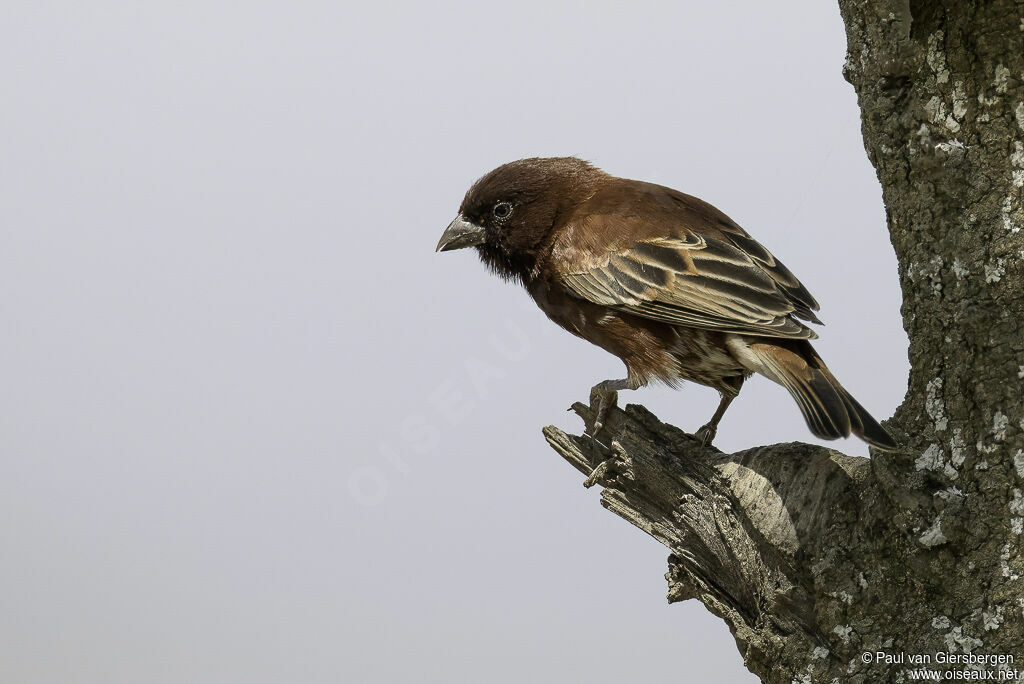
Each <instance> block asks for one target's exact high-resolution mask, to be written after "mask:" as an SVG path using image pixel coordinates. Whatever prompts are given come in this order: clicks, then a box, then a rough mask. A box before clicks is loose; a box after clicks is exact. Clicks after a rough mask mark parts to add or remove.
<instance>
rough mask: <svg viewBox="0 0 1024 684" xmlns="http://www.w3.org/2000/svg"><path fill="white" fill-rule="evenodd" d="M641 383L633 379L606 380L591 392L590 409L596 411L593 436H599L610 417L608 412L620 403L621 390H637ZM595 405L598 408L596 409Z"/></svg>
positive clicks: (595, 386)
mask: <svg viewBox="0 0 1024 684" xmlns="http://www.w3.org/2000/svg"><path fill="white" fill-rule="evenodd" d="M637 387H640V382H638V381H637V380H634V379H632V378H623V379H622V380H605V381H604V382H599V383H597V384H596V385H594V387H593V388H591V390H590V408H591V409H594V429H593V431H592V432H591V433H590V434H591V436H595V435H597V433H598V432H600V431H601V428H602V427H604V421H605V419H606V418H607V417H608V411H610V410H611V409H612V407H613V406H615V405H616V404H617V403H618V399H619V390H624V389H631V390H632V389H636V388H637ZM595 404H596V406H597V408H596V409H595V408H594V407H595Z"/></svg>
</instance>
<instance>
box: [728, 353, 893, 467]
mask: <svg viewBox="0 0 1024 684" xmlns="http://www.w3.org/2000/svg"><path fill="white" fill-rule="evenodd" d="M745 351H746V352H747V353H746V354H744V355H743V356H744V357H745V359H744V360H746V361H747V363H748V364H749V365H756V367H755V368H751V370H755V371H757V372H758V373H761V374H762V375H764V376H766V377H768V378H769V379H771V380H774V381H775V382H777V383H779V384H780V385H782V386H783V387H785V388H786V389H787V390H789V393H790V394H791V395H792V396H793V398H794V399H795V400H796V403H797V404H798V405H799V406H800V412H801V413H803V415H804V420H806V421H807V427H809V428H810V429H811V432H813V433H814V434H815V435H816V436H818V437H821V438H822V439H838V438H839V437H849V436H850V433H851V432H852V433H853V434H855V435H857V436H858V437H860V438H861V439H862V440H864V441H865V442H867V443H868V444H870V445H872V446H874V447H877V448H879V449H882V450H886V451H888V450H891V449H895V448H896V442H895V441H894V440H893V438H892V437H891V436H889V433H888V432H886V431H885V429H884V428H883V427H882V426H881V425H879V424H878V421H876V420H875V419H874V418H872V417H871V414H870V413H868V412H867V410H865V408H864V407H863V406H861V405H860V404H859V403H858V402H857V400H856V399H854V398H853V397H852V396H851V395H850V393H849V392H847V391H846V389H845V388H844V387H843V386H842V385H840V384H839V381H838V380H837V379H836V377H835V376H834V375H832V371H830V370H829V369H828V366H826V365H825V362H824V361H822V360H821V357H820V356H818V354H817V352H815V351H814V347H812V346H811V344H810V342H808V341H807V340H784V339H773V340H771V341H768V340H765V339H764V338H761V340H760V341H757V342H748V344H747V345H746V350H745Z"/></svg>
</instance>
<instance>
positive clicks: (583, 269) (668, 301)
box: [559, 215, 820, 339]
mask: <svg viewBox="0 0 1024 684" xmlns="http://www.w3.org/2000/svg"><path fill="white" fill-rule="evenodd" d="M591 220H592V221H593V220H596V221H598V222H612V223H615V222H621V221H626V222H629V219H628V218H626V217H622V216H609V215H604V216H592V217H591ZM633 220H634V221H635V220H636V219H635V217H634V218H633ZM592 227H596V226H592ZM618 228H619V229H616V227H615V226H614V225H611V226H608V225H606V226H603V227H600V228H599V230H601V232H603V233H605V234H608V232H612V233H618V234H619V235H622V234H623V232H625V233H626V234H632V235H636V233H638V232H641V231H637V230H632V231H630V230H629V228H628V227H623V226H619V227H618ZM668 232H669V233H670V234H669V235H667V236H651V235H649V234H648V235H645V236H642V237H641V236H640V235H637V236H636V237H637V239H636V240H635V241H633V242H631V243H629V244H628V245H625V246H624V247H623V248H621V249H613V250H611V251H607V252H604V253H603V254H596V253H595V252H594V251H591V250H588V252H589V253H588V254H586V255H585V258H575V259H569V260H566V261H564V262H563V263H562V265H561V267H560V268H559V271H560V273H559V279H560V280H561V282H562V283H563V284H564V285H565V286H567V287H568V288H569V290H570V291H572V292H573V293H575V294H576V295H577V296H579V297H582V298H583V299H587V300H589V301H592V302H594V303H596V304H602V305H605V306H610V307H614V308H616V309H618V310H621V311H626V312H628V313H631V314H635V315H637V316H642V317H644V318H649V319H654V320H657V321H663V322H665V323H672V324H676V325H682V326H689V327H694V328H708V329H713V330H722V331H727V332H735V333H742V334H750V335H765V336H769V337H786V338H793V339H813V338H816V337H817V334H815V332H814V331H813V330H811V329H810V328H808V327H807V326H806V325H804V324H803V323H801V322H800V321H799V320H797V318H803V319H805V320H811V321H814V322H820V321H818V320H817V318H816V317H815V316H814V314H813V310H814V309H817V308H818V304H817V302H815V301H814V298H813V297H812V296H811V295H810V293H809V292H807V289H806V288H805V287H804V286H803V285H802V284H801V283H800V281H799V280H797V279H796V277H795V276H793V274H792V273H790V271H789V270H788V269H787V268H786V267H785V266H783V265H782V264H781V263H780V262H779V261H777V260H776V259H775V258H774V257H773V256H772V255H771V253H770V252H768V250H767V249H765V248H764V247H762V246H761V245H760V244H759V243H758V242H757V241H756V240H754V239H753V238H752V237H750V236H749V235H748V234H747V233H746V232H745V231H743V229H742V228H739V226H736V225H735V224H734V223H732V222H731V221H729V224H724V223H719V224H718V225H717V226H716V228H715V230H714V231H701V232H697V231H695V230H690V229H688V228H687V227H685V226H681V225H677V226H674V227H673V228H672V229H671V230H670V231H668ZM620 244H621V242H620ZM575 254H576V255H580V252H579V251H576V252H575Z"/></svg>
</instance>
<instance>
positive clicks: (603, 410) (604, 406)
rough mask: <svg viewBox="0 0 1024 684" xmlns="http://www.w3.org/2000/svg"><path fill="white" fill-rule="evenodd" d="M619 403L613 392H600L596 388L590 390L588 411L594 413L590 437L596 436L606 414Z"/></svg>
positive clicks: (605, 418)
mask: <svg viewBox="0 0 1024 684" xmlns="http://www.w3.org/2000/svg"><path fill="white" fill-rule="evenodd" d="M618 403H619V393H618V392H616V391H615V390H602V389H598V388H597V387H595V388H593V389H592V390H590V409H591V410H592V411H593V412H594V427H593V429H592V430H591V431H590V434H591V436H592V437H593V436H596V435H597V433H598V432H600V431H601V428H603V427H604V422H605V420H607V418H608V412H609V411H611V410H612V409H613V408H615V407H616V406H617V405H618Z"/></svg>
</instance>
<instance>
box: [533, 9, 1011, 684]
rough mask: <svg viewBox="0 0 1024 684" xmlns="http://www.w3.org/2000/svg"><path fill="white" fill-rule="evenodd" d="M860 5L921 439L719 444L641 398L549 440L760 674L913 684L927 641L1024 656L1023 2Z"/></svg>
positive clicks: (863, 83) (853, 74)
mask: <svg viewBox="0 0 1024 684" xmlns="http://www.w3.org/2000/svg"><path fill="white" fill-rule="evenodd" d="M839 5H840V9H841V11H842V15H843V19H844V21H845V23H846V32H847V39H848V53H847V61H846V65H845V67H844V75H845V77H846V78H847V80H848V81H849V82H850V83H851V84H852V85H853V86H854V88H855V89H856V92H857V96H858V101H859V104H860V108H861V117H862V128H863V134H864V141H865V147H866V149H867V153H868V156H869V158H870V159H871V162H872V163H873V164H874V166H875V169H876V170H877V173H878V179H879V181H880V182H881V185H882V190H883V200H884V203H885V207H886V213H887V217H888V218H887V221H888V227H889V233H890V237H891V240H892V245H893V247H894V248H895V250H896V254H897V257H898V260H899V269H900V272H899V276H900V284H901V287H902V290H903V308H902V314H903V322H904V327H905V329H906V331H907V334H908V336H909V339H910V350H909V354H910V362H911V367H912V368H911V373H910V378H909V383H908V391H907V395H906V398H905V399H904V402H903V404H902V405H901V406H900V407H899V409H897V411H896V413H895V415H894V416H893V417H892V418H891V419H890V420H889V421H887V422H886V427H887V428H888V429H889V431H890V432H891V433H892V434H893V435H894V436H896V437H897V439H898V440H899V441H900V443H901V449H900V450H898V451H897V452H894V453H881V452H877V451H873V452H872V457H871V458H870V459H864V458H853V457H848V456H844V455H843V454H841V453H838V452H836V451H833V450H831V449H826V448H822V447H817V446H811V445H807V444H799V443H792V444H776V445H772V446H765V447H759V448H756V449H750V450H747V451H743V452H739V453H736V454H722V453H720V452H718V451H717V450H715V449H705V448H701V447H700V445H699V444H698V443H697V441H696V440H695V439H694V438H693V437H691V436H690V435H687V434H686V433H684V432H682V431H680V430H678V429H676V428H673V427H671V426H669V425H665V424H663V423H661V422H659V421H658V420H657V419H656V418H655V417H654V416H653V415H651V414H650V413H649V412H647V411H646V410H644V409H642V408H640V407H636V406H629V407H627V409H626V410H625V411H620V410H615V411H614V412H613V415H612V416H611V418H610V420H609V423H608V425H607V427H606V428H605V429H604V431H603V432H602V433H601V438H600V441H595V440H592V439H591V438H590V437H589V436H587V434H584V435H582V436H571V435H567V434H566V433H564V432H562V431H561V430H558V429H556V428H554V427H547V428H545V429H544V434H545V436H546V437H547V439H548V441H549V443H550V444H551V445H552V446H553V447H554V449H555V450H556V451H558V452H559V453H560V454H561V455H562V456H563V457H564V458H565V459H566V460H568V461H569V463H571V464H572V465H573V466H575V467H576V468H577V469H578V470H580V472H582V473H584V474H585V475H587V480H586V482H585V484H586V485H588V486H589V485H592V484H599V485H601V486H602V487H603V492H602V496H601V503H602V505H604V506H605V507H606V508H608V509H609V510H611V511H612V512H614V513H616V514H617V515H619V516H621V517H623V518H625V519H626V520H628V521H629V522H631V523H633V524H634V525H636V526H637V527H639V528H640V529H642V530H644V531H645V532H647V533H648V534H650V535H651V536H653V537H654V538H655V539H657V540H658V541H660V542H662V543H663V544H665V545H666V546H667V547H668V548H669V549H670V551H671V555H670V556H669V570H668V574H667V576H666V577H667V579H668V584H669V593H668V597H669V601H682V600H684V599H688V598H696V599H698V600H699V601H701V602H702V603H704V605H706V606H707V607H708V608H709V609H710V610H711V611H712V612H713V613H715V614H716V615H718V616H720V617H721V618H723V619H724V620H725V621H726V622H727V623H728V625H729V628H730V629H731V631H732V633H733V635H734V636H735V638H736V643H737V645H738V646H739V649H740V652H741V653H742V655H743V658H744V661H745V663H746V665H747V667H748V668H749V669H750V670H751V671H752V672H754V673H755V674H757V675H758V676H760V677H761V679H762V681H765V682H784V683H785V684H790V682H794V681H795V682H887V681H896V682H898V681H904V680H906V681H909V679H910V676H909V675H908V673H907V670H910V669H914V667H915V666H914V665H913V664H912V663H910V662H909V660H910V657H911V656H912V655H914V654H924V655H927V656H929V657H930V658H931V665H932V666H933V669H936V670H939V671H946V670H956V671H961V672H962V671H967V670H971V669H981V670H998V669H1011V670H1012V669H1018V670H1024V552H1022V548H1024V547H1022V542H1024V535H1022V532H1024V399H1022V392H1021V386H1022V383H1024V297H1022V290H1024V231H1022V230H1021V229H1022V227H1024V3H1021V2H1013V1H1012V0H999V1H993V2H968V1H967V0H945V1H942V2H921V1H915V2H906V1H904V2H898V1H895V0H893V1H888V0H840V2H839ZM881 248H882V245H879V249H881ZM574 408H575V410H576V411H577V413H579V414H580V415H581V416H582V417H583V418H584V421H585V422H586V424H587V426H588V427H589V426H591V425H592V420H593V414H592V412H591V410H590V408H589V407H586V406H584V405H582V404H577V405H576V406H575V407H574ZM606 445H610V446H606ZM878 652H882V653H884V654H885V655H887V656H890V657H892V658H899V657H900V656H901V654H902V656H903V658H904V662H903V663H893V662H886V660H885V658H879V657H878ZM864 653H869V654H870V658H867V657H865V656H864ZM946 654H952V655H954V656H957V657H959V658H961V662H959V663H955V664H943V663H942V662H941V660H938V659H941V658H942V657H943V656H944V655H946ZM965 654H973V655H974V656H978V655H979V654H994V655H1010V656H1013V657H1014V658H1015V660H1016V662H1015V663H1013V664H1005V665H1002V666H999V665H994V664H991V663H988V664H978V663H971V662H967V663H964V662H963V660H968V659H966V658H964V655H965ZM937 660H938V661H937ZM866 661H868V662H866Z"/></svg>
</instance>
